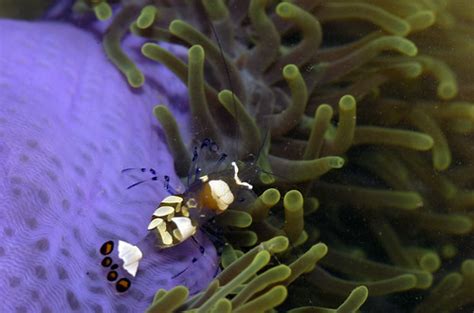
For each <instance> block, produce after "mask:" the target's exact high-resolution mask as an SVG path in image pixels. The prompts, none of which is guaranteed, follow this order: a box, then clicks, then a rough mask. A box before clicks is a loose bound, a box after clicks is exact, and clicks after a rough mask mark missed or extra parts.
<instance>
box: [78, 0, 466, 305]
mask: <svg viewBox="0 0 474 313" xmlns="http://www.w3.org/2000/svg"><path fill="white" fill-rule="evenodd" d="M86 4H88V5H90V6H91V7H92V8H93V10H94V12H95V13H96V15H97V17H98V18H100V19H106V18H108V17H110V16H111V15H112V9H111V7H110V6H109V4H107V3H106V2H105V1H92V0H91V1H86ZM473 12H474V10H473V7H472V4H471V3H470V2H469V1H468V0H461V1H448V0H446V1H431V0H419V1H409V0H403V1H395V0H384V1H374V0H331V1H325V0H319V1H314V0H311V1H306V0H294V1H292V2H279V1H269V0H268V1H266V0H250V1H241V0H239V1H232V0H230V1H228V3H225V2H224V1H210V0H209V1H207V0H203V1H126V3H125V1H124V4H123V5H122V7H121V8H120V9H119V11H118V12H117V13H115V14H114V15H113V17H112V18H113V20H112V23H111V25H110V27H109V29H108V31H107V34H106V36H105V38H104V47H105V51H106V53H107V54H108V56H109V58H110V60H111V61H112V62H114V63H115V64H116V66H117V67H118V68H119V69H120V71H122V72H123V73H124V75H125V76H126V78H127V80H128V81H129V83H130V85H131V86H133V87H139V86H140V85H142V84H143V83H144V77H143V75H142V74H141V72H140V70H139V69H138V68H137V67H136V66H135V65H134V64H133V62H132V61H131V59H130V58H129V57H128V56H127V55H125V54H124V53H123V51H122V50H121V47H120V41H121V39H122V38H123V36H124V35H125V34H126V33H127V32H128V31H129V30H130V31H131V32H132V33H133V34H135V35H138V36H141V37H144V38H147V39H149V41H151V42H150V43H146V44H145V45H143V47H142V53H143V55H145V56H146V57H148V58H150V59H152V60H156V61H157V62H160V63H162V64H164V65H166V66H167V67H168V68H169V69H171V70H172V71H173V72H174V73H175V74H176V75H177V76H178V77H179V78H180V79H181V80H182V81H183V82H185V83H186V84H187V85H188V87H189V103H190V113H191V120H192V127H193V131H192V135H193V138H195V139H196V140H200V139H202V138H203V137H208V138H213V139H214V140H215V141H217V142H218V143H219V144H220V145H221V146H222V147H223V148H222V149H223V150H227V151H234V152H235V153H237V155H236V158H238V159H239V158H245V157H246V156H247V155H249V154H251V153H253V154H258V157H259V159H258V164H259V168H261V169H262V171H261V172H260V174H261V175H260V177H259V178H260V195H259V196H258V197H257V198H256V199H255V200H254V201H253V202H252V203H251V204H250V205H247V206H245V207H241V208H235V209H234V210H231V211H229V212H228V213H227V214H225V215H223V216H222V217H221V218H220V219H219V220H220V223H221V224H222V225H224V227H225V229H226V232H227V235H228V237H229V240H230V241H231V242H232V243H233V246H234V247H235V248H237V247H240V249H245V248H246V247H251V246H254V245H256V244H258V243H260V244H259V245H257V247H256V248H253V249H252V250H250V251H249V252H247V253H246V254H243V252H241V251H240V250H234V248H232V247H231V246H228V247H226V249H225V250H224V252H223V255H222V264H223V266H224V267H225V270H224V271H223V272H222V273H221V274H220V275H219V276H218V277H217V279H216V281H215V282H214V283H213V284H211V285H210V286H209V288H208V289H207V290H206V291H203V292H202V293H200V294H198V295H195V296H194V297H191V298H188V297H187V293H186V291H185V290H184V289H182V288H180V287H178V288H176V289H173V290H171V291H167V292H165V291H159V292H158V293H157V295H156V298H155V302H154V303H153V305H152V306H151V308H150V311H156V312H164V309H163V308H168V310H174V309H177V310H184V309H196V311H197V312H204V311H207V310H211V309H213V310H214V311H216V312H226V311H227V312H230V311H232V312H251V311H252V310H254V309H255V308H259V310H261V311H264V310H270V309H272V308H274V307H276V306H278V305H280V304H282V303H283V301H284V300H285V298H286V302H285V303H283V304H282V306H281V308H286V309H288V308H291V307H299V306H303V307H301V308H299V309H294V310H293V312H328V310H329V309H323V308H319V307H311V306H313V305H318V306H329V307H334V306H337V305H339V304H340V303H341V302H343V298H345V297H346V296H347V295H348V294H350V296H349V298H348V299H347V300H346V302H344V303H343V304H342V305H341V306H340V307H339V309H335V311H337V312H353V311H355V310H357V309H358V307H359V306H360V305H361V304H362V303H363V302H364V301H365V298H366V297H367V291H368V297H369V300H368V303H366V306H367V308H369V310H371V309H370V308H373V309H374V310H375V309H377V310H381V309H383V308H389V309H392V310H394V309H399V310H403V311H407V310H414V311H416V312H434V311H435V310H436V311H437V312H441V311H443V312H453V311H456V310H460V309H461V308H464V309H466V310H467V308H468V306H469V305H471V306H472V305H473V298H472V295H471V294H470V291H472V289H473V287H474V260H473V259H469V258H473V257H474V255H473V249H472V240H473V236H472V229H473V218H474V213H473V212H474V211H473V207H474V191H473V190H472V189H473V188H474V186H473V183H474V175H473V173H474V171H473V169H474V168H473V165H472V160H473V158H472V149H471V147H472V139H473V136H472V132H473V131H474V104H473V103H472V102H471V101H473V99H474V87H473V86H474V84H473V81H472V74H471V73H472V70H473V69H472V66H470V65H468V64H466V61H467V60H469V59H470V56H471V55H472V51H473V48H474V43H473V41H472V36H473V35H474V34H473V31H472V27H473V21H474V15H473ZM156 41H159V42H170V43H175V44H180V45H184V46H186V47H189V50H188V51H189V53H188V58H187V61H186V60H183V58H179V57H177V56H175V55H173V54H171V53H170V52H168V51H167V50H166V49H164V48H162V47H161V46H160V45H159V44H156V43H152V42H156ZM356 106H357V114H356ZM154 113H155V115H156V117H157V118H158V120H159V121H160V122H161V124H162V126H163V129H164V131H165V133H166V136H167V139H168V144H169V148H170V151H171V153H172V154H173V156H174V158H175V167H176V171H177V173H178V174H179V175H181V176H186V175H187V173H188V170H189V168H190V166H191V157H190V155H189V152H188V151H189V149H188V147H187V146H186V144H185V143H184V140H183V139H182V137H181V135H180V132H179V125H177V123H176V122H175V120H174V119H173V116H172V114H171V112H170V111H169V110H168V109H167V108H166V107H165V106H157V107H156V108H155V111H154ZM356 117H357V122H356ZM229 121H235V123H234V122H229ZM236 127H238V128H239V129H240V132H239V133H238V134H236V132H235V131H234V130H235V128H236ZM263 141H267V144H262V142H263ZM236 147H237V148H236ZM262 148H263V149H262ZM344 164H345V166H344V167H343V168H341V167H342V166H343V165H344ZM332 169H337V170H332ZM330 170H332V171H330ZM268 173H272V174H273V175H270V174H268ZM265 174H266V175H265ZM323 175H324V176H323ZM321 176H323V177H321ZM270 184H271V187H272V188H269V189H266V188H267V187H265V186H266V185H270ZM295 185H296V186H297V187H296V188H297V189H298V190H300V191H297V190H294V186H295ZM290 189H292V190H290ZM257 190H259V189H257ZM278 190H280V191H287V192H286V194H285V196H284V198H283V201H282V204H281V203H280V193H279V191H278ZM280 208H282V209H280ZM278 235H285V236H287V237H288V238H289V242H290V247H291V248H290V250H294V251H298V250H302V251H303V250H304V249H307V248H308V247H311V248H309V250H308V252H306V253H305V254H303V255H302V256H301V257H298V253H295V252H292V253H286V254H285V253H281V252H282V251H283V250H285V249H286V246H285V248H283V247H280V248H277V249H276V250H272V248H269V247H268V245H269V243H268V242H266V243H261V242H262V241H264V240H270V242H273V241H278V242H280V241H281V240H282V239H278V238H280V237H277V238H275V239H271V238H274V237H275V236H278ZM319 241H323V242H325V243H326V244H327V246H328V249H327V248H326V246H325V245H323V244H316V243H317V242H319ZM469 244H470V245H471V247H470V246H469ZM326 249H327V251H326ZM265 251H270V252H271V253H272V254H274V253H277V252H280V253H279V254H278V259H280V260H283V261H294V263H292V264H291V265H289V266H286V265H279V266H276V267H273V268H270V269H268V270H267V271H265V272H263V273H262V274H259V275H257V276H255V273H257V271H259V270H260V269H262V268H263V267H265V265H266V264H267V263H268V262H269V259H270V255H269V254H268V252H265ZM242 255H243V256H242ZM294 259H297V260H296V261H295V260H294ZM309 259H311V261H308V260H309ZM316 261H317V262H318V265H317V266H314V264H315V263H316ZM305 262H307V263H305ZM458 268H460V270H459V271H458V270H457V269H458ZM303 273H305V275H304V276H303V277H302V278H299V279H296V278H297V277H298V276H300V275H301V274H303ZM290 282H292V284H291V286H290V287H288V288H289V292H288V297H287V291H286V287H287V286H288V285H289V283H290ZM308 284H310V285H311V286H313V287H314V290H315V291H314V292H311V293H308V291H307V286H308ZM362 285H364V286H366V287H360V286H362ZM366 288H367V289H366ZM403 291H411V293H401V292H403ZM395 294H397V295H395ZM400 295H401V296H403V297H401V296H400ZM377 296H387V297H384V298H377ZM420 299H421V300H420ZM170 303H173V304H174V306H170ZM170 308H171V309H170ZM440 308H441V311H440ZM252 312H253V311H252Z"/></svg>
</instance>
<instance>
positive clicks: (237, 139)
mask: <svg viewBox="0 0 474 313" xmlns="http://www.w3.org/2000/svg"><path fill="white" fill-rule="evenodd" d="M204 14H205V15H206V21H207V24H208V25H209V28H210V29H211V32H212V34H213V35H214V38H216V43H217V46H218V47H219V54H220V57H221V59H222V63H223V65H224V70H225V74H226V76H227V80H228V83H229V89H230V91H231V94H232V107H233V109H234V114H235V121H236V123H237V127H236V128H235V138H236V141H235V142H236V148H235V157H236V158H238V157H239V147H238V146H237V144H238V142H239V134H240V131H239V116H238V115H239V112H238V111H237V104H236V102H235V94H234V86H233V84H232V79H231V76H230V70H229V65H228V64H227V61H226V59H225V55H224V49H223V48H222V43H221V40H220V39H219V36H218V35H217V31H216V28H215V27H214V25H213V24H212V21H211V20H210V18H209V16H208V15H207V12H206V10H204Z"/></svg>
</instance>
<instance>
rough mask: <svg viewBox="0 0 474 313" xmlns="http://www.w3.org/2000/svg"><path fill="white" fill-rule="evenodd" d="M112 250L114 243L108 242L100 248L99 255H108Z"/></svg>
mask: <svg viewBox="0 0 474 313" xmlns="http://www.w3.org/2000/svg"><path fill="white" fill-rule="evenodd" d="M113 250H114V242H113V241H112V240H109V241H107V242H105V243H104V244H103V245H102V247H100V253H101V254H102V255H109V254H110V253H112V251H113Z"/></svg>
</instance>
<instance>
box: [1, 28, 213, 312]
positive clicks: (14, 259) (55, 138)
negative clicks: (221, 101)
mask: <svg viewBox="0 0 474 313" xmlns="http://www.w3.org/2000/svg"><path fill="white" fill-rule="evenodd" d="M0 38H1V44H0V69H1V70H0V299H2V300H1V302H2V303H1V312H71V311H78V312H142V311H143V310H144V309H145V308H146V307H147V305H148V304H149V301H150V299H151V298H152V297H153V295H154V293H155V291H156V290H157V289H158V288H171V287H173V286H175V285H177V284H185V285H187V286H188V287H190V288H191V292H196V291H198V290H199V289H200V288H203V287H205V286H206V285H207V284H208V283H209V281H210V280H211V279H212V277H213V274H214V272H215V269H216V260H217V259H216V255H215V250H214V248H213V246H212V244H211V243H210V242H209V241H208V240H206V239H205V238H204V237H203V236H198V240H199V241H200V242H201V243H202V244H204V246H205V249H206V250H205V254H204V255H201V254H200V252H199V249H198V247H197V246H196V244H194V243H193V242H192V241H191V240H188V241H187V242H185V243H183V244H181V245H179V246H177V247H176V248H172V249H168V250H165V251H162V252H157V251H155V250H154V248H153V246H152V245H151V246H150V247H149V249H147V251H146V252H148V253H146V255H145V257H144V260H143V262H142V264H141V267H140V269H139V272H138V275H137V277H136V278H135V280H134V281H133V285H132V288H131V289H130V291H129V292H127V293H125V294H117V292H116V291H115V289H114V286H113V284H110V283H109V282H107V280H106V279H105V274H106V271H104V270H103V268H101V265H100V264H99V263H100V260H101V257H100V255H99V253H98V249H99V247H100V245H101V244H102V243H103V242H104V241H106V240H108V239H114V240H116V239H123V240H126V241H128V242H131V243H137V242H138V241H139V240H140V238H142V237H143V236H144V235H145V234H146V226H147V223H148V221H149V217H150V215H151V213H152V212H153V210H154V208H155V206H156V204H157V203H158V202H159V201H160V199H162V198H163V196H165V195H166V191H165V190H164V188H163V187H162V185H161V184H160V183H151V184H148V185H145V186H143V185H142V186H139V187H136V188H133V189H130V190H126V189H125V187H126V186H127V184H129V183H131V182H133V180H130V179H125V178H124V177H123V174H121V173H120V170H121V169H123V168H126V167H136V166H140V167H142V166H144V167H148V166H153V167H155V168H156V169H157V170H158V171H159V172H162V173H163V174H170V175H171V177H172V182H175V183H176V181H177V178H176V177H175V176H174V173H173V166H172V159H171V157H170V155H169V154H168V152H167V150H166V146H165V144H164V142H163V139H162V135H160V132H159V127H158V125H157V123H156V122H155V120H154V118H153V116H152V114H151V108H152V107H153V105H154V104H157V103H160V102H167V99H172V100H171V101H173V102H175V101H178V102H179V101H182V96H181V95H182V94H183V93H185V92H184V86H182V85H181V84H180V83H179V82H177V81H176V79H175V78H174V77H172V76H171V75H170V74H169V73H168V72H166V71H165V70H164V69H163V68H162V67H160V66H159V65H156V64H155V65H151V64H147V67H146V71H145V75H146V77H147V81H148V84H147V85H145V86H144V88H142V89H141V90H138V91H136V90H131V89H130V88H129V87H128V86H127V83H126V82H125V80H124V78H123V77H122V75H120V74H119V73H118V72H117V70H116V69H115V68H114V67H113V66H112V65H111V64H110V63H109V62H108V61H107V59H106V57H105V56H104V53H103V51H102V49H101V44H100V41H99V40H98V38H95V37H93V35H91V34H90V33H88V32H86V31H83V30H81V29H78V28H75V27H74V26H71V25H65V24H59V23H51V22H43V23H38V22H37V23H27V22H16V21H9V20H0ZM140 62H141V63H140ZM140 62H139V64H141V65H142V67H143V65H144V64H143V62H145V61H140ZM160 92H161V94H160ZM163 92H165V93H166V95H167V96H166V97H165V96H164V95H163ZM181 108H183V105H181ZM181 113H183V112H181ZM193 257H196V258H198V261H197V262H196V263H195V264H194V265H192V266H191V267H190V268H189V269H188V270H186V272H185V273H184V274H182V275H180V276H179V277H177V278H175V279H173V278H172V276H173V275H174V274H175V273H177V272H179V271H181V270H182V269H183V268H186V267H187V266H188V265H190V262H191V260H192V258H193Z"/></svg>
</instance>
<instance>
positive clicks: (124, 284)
mask: <svg viewBox="0 0 474 313" xmlns="http://www.w3.org/2000/svg"><path fill="white" fill-rule="evenodd" d="M131 284H132V283H131V282H130V280H129V279H128V278H121V279H120V280H119V281H117V283H116V284H115V289H117V291H118V292H125V291H127V290H128V289H129V288H130V285H131Z"/></svg>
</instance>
